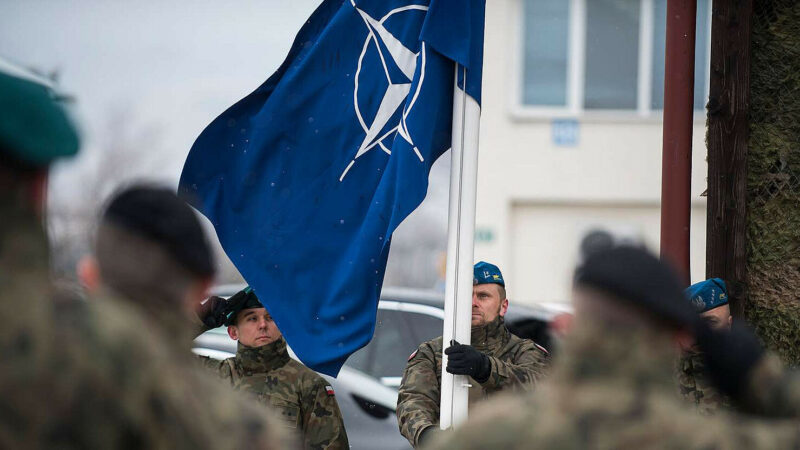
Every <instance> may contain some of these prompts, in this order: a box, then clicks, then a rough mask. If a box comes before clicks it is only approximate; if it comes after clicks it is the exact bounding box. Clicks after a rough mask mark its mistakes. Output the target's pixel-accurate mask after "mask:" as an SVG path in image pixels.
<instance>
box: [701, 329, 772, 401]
mask: <svg viewBox="0 0 800 450" xmlns="http://www.w3.org/2000/svg"><path fill="white" fill-rule="evenodd" d="M695 339H696V341H697V346H698V347H699V348H700V350H701V351H702V353H703V360H704V361H705V363H706V368H707V370H708V375H709V376H710V377H711V379H712V380H713V381H714V383H715V384H716V385H717V387H718V388H719V389H720V391H722V392H724V393H726V394H728V395H730V396H731V397H733V398H734V399H738V398H739V396H740V395H741V394H742V393H743V392H742V391H743V389H744V387H745V386H746V385H747V379H748V377H749V375H750V371H751V369H753V367H754V366H755V365H756V364H757V363H758V362H759V361H760V360H761V358H762V357H763V356H764V349H763V348H762V347H761V343H760V342H759V341H758V338H756V337H755V335H754V334H753V333H752V332H751V331H750V330H748V329H747V328H746V327H745V326H743V325H739V324H738V323H734V324H733V326H732V327H731V330H730V331H727V330H724V331H715V330H712V329H711V327H709V326H708V324H707V323H706V322H705V321H703V322H702V323H701V324H699V325H698V327H697V329H696V330H695Z"/></svg>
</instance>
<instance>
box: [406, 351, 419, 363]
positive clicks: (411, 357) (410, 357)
mask: <svg viewBox="0 0 800 450" xmlns="http://www.w3.org/2000/svg"><path fill="white" fill-rule="evenodd" d="M418 351H419V349H417V350H414V353H412V354H411V356H409V357H408V360H409V361H411V360H412V359H414V357H415V356H417V352H418Z"/></svg>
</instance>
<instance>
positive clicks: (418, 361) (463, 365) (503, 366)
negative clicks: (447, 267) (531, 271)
mask: <svg viewBox="0 0 800 450" xmlns="http://www.w3.org/2000/svg"><path fill="white" fill-rule="evenodd" d="M473 276H474V278H473V288H472V336H471V342H472V345H462V344H459V343H457V342H453V345H451V346H450V347H448V348H447V349H446V350H444V352H445V354H447V356H448V361H447V371H448V372H449V373H452V374H456V375H469V376H470V377H471V378H472V380H473V381H474V382H473V383H472V387H471V388H470V392H469V401H470V403H472V402H474V401H476V400H480V399H484V398H486V397H487V396H488V395H490V394H493V393H496V392H498V391H501V390H509V389H522V390H530V389H532V388H533V387H534V385H535V382H536V381H538V379H539V378H540V377H541V376H542V373H543V368H544V363H545V361H546V359H547V353H546V352H545V351H544V350H543V349H542V348H541V347H539V346H538V345H536V344H535V343H534V342H533V341H531V340H528V339H521V338H519V337H517V336H514V335H513V334H511V332H510V331H509V330H508V328H506V326H505V322H504V316H505V314H506V311H507V310H508V299H507V298H506V289H505V281H504V280H503V274H502V273H501V272H500V269H498V268H497V266H495V265H493V264H489V263H486V262H483V261H481V262H479V263H477V264H475V266H474V269H473ZM442 348H443V343H442V337H441V336H440V337H438V338H436V339H433V340H430V341H428V342H424V343H422V344H421V345H420V346H419V348H418V349H417V350H416V351H414V353H412V354H411V356H410V357H409V359H408V365H407V366H406V370H405V372H404V373H403V381H402V383H401V384H400V390H399V395H398V399H397V422H398V424H399V426H400V433H402V434H403V436H405V437H406V439H408V441H409V442H410V443H411V445H413V446H415V447H417V446H419V445H421V444H422V443H423V441H427V440H428V439H429V438H430V435H431V434H434V433H435V432H436V430H437V428H438V426H439V400H440V392H441V386H442V380H441V374H442Z"/></svg>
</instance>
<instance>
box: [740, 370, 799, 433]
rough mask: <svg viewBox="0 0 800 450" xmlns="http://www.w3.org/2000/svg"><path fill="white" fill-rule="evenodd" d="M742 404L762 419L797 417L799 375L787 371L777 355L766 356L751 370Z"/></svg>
mask: <svg viewBox="0 0 800 450" xmlns="http://www.w3.org/2000/svg"><path fill="white" fill-rule="evenodd" d="M742 403H743V406H744V407H745V408H746V409H747V411H749V412H752V413H755V414H758V415H761V416H769V417H785V418H797V417H800V373H798V372H797V371H793V370H787V369H786V368H785V367H784V366H783V363H781V361H780V359H778V357H777V356H775V355H773V354H768V355H767V356H766V357H764V358H762V359H761V361H759V362H758V364H757V365H756V367H755V368H754V369H753V371H752V373H751V375H750V377H749V380H748V383H747V387H746V389H745V392H744V395H743V399H742Z"/></svg>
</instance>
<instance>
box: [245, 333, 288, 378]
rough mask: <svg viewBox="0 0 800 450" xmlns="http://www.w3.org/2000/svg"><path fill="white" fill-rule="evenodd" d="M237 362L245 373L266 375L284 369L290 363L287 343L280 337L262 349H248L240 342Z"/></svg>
mask: <svg viewBox="0 0 800 450" xmlns="http://www.w3.org/2000/svg"><path fill="white" fill-rule="evenodd" d="M236 361H237V362H238V363H239V366H240V367H241V368H242V369H243V370H244V371H245V373H247V372H250V373H266V372H269V371H271V370H273V369H277V368H279V367H283V366H284V365H285V364H286V363H287V362H289V352H288V351H287V350H286V341H285V340H284V339H283V337H280V338H278V340H276V341H275V342H271V343H269V344H267V345H262V346H261V347H248V346H246V345H244V344H242V343H241V342H239V343H238V345H237V349H236Z"/></svg>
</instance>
